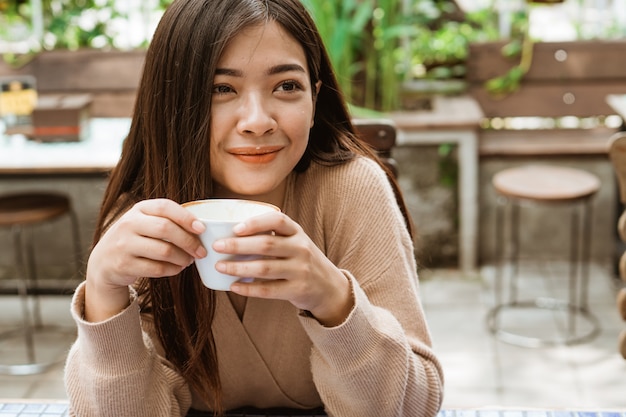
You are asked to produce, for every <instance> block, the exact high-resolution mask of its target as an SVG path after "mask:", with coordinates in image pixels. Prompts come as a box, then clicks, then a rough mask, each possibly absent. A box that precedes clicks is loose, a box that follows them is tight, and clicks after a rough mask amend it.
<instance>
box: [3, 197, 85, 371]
mask: <svg viewBox="0 0 626 417" xmlns="http://www.w3.org/2000/svg"><path fill="white" fill-rule="evenodd" d="M65 215H68V216H69V218H70V221H71V225H72V238H73V241H74V261H75V263H76V270H77V271H78V270H79V269H80V263H81V245H80V236H79V230H78V220H77V218H76V214H75V212H74V210H73V209H72V206H71V203H70V199H69V197H67V196H66V195H63V194H58V193H51V192H23V193H16V194H6V195H2V196H0V227H10V228H11V230H12V234H13V241H14V251H15V267H16V271H17V273H18V274H19V275H20V276H19V278H20V279H18V288H17V289H18V294H19V296H20V300H21V305H22V318H23V326H22V327H20V328H18V329H15V330H11V331H7V332H4V333H2V334H0V341H2V340H5V339H12V338H14V337H15V336H16V335H19V334H20V333H23V335H24V341H25V344H26V355H27V358H28V359H27V362H26V363H19V364H0V374H4V375H31V374H37V373H41V372H44V371H46V370H47V369H48V368H49V367H50V366H52V365H54V364H56V363H58V362H59V361H60V360H62V359H59V360H54V361H48V362H39V361H38V360H37V357H36V354H35V343H34V336H35V334H36V332H39V331H44V330H46V329H48V330H52V331H57V330H58V329H56V328H55V327H54V326H45V328H44V326H43V325H42V320H41V312H40V308H39V297H38V285H37V268H36V262H35V254H34V249H33V239H32V230H30V229H31V228H32V226H36V225H38V224H43V223H45V222H49V221H52V220H56V219H58V218H60V217H61V216H65ZM24 232H29V233H24ZM29 291H30V292H31V293H32V294H33V296H34V297H35V300H34V301H35V302H34V306H33V308H32V310H33V311H31V309H30V308H29V305H28V295H29Z"/></svg>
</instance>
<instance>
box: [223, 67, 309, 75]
mask: <svg viewBox="0 0 626 417" xmlns="http://www.w3.org/2000/svg"><path fill="white" fill-rule="evenodd" d="M290 71H297V72H302V73H306V71H305V70H304V68H302V66H301V65H298V64H280V65H274V66H273V67H270V68H268V70H267V71H265V73H266V74H267V75H276V74H280V73H283V72H290ZM215 75H227V76H230V77H243V71H242V70H238V69H233V68H216V69H215Z"/></svg>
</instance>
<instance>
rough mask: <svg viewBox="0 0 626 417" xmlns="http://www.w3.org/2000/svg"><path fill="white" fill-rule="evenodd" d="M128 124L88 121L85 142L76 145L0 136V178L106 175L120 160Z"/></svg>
mask: <svg viewBox="0 0 626 417" xmlns="http://www.w3.org/2000/svg"><path fill="white" fill-rule="evenodd" d="M130 121H131V120H130V119H128V118H106V119H105V118H94V119H91V120H90V121H89V124H88V127H87V128H88V129H89V133H88V135H86V139H85V140H82V141H78V142H46V143H40V142H35V141H32V140H28V139H27V138H26V137H24V136H23V135H11V136H5V135H3V136H0V175H17V174H19V175H40V174H64V175H65V174H81V175H82V174H102V173H107V172H109V171H110V170H111V169H113V168H114V167H115V165H116V164H117V162H118V160H119V158H120V154H121V151H122V143H123V141H124V139H125V137H126V135H127V134H128V130H129V128H130ZM3 131H4V128H3V126H2V127H0V132H3Z"/></svg>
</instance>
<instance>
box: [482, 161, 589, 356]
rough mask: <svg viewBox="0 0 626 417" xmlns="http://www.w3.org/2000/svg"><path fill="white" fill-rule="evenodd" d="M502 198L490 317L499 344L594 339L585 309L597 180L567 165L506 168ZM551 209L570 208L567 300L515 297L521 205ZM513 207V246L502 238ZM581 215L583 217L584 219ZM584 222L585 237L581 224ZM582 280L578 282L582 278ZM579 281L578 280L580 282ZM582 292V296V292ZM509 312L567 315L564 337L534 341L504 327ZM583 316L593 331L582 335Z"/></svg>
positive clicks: (499, 188)
mask: <svg viewBox="0 0 626 417" xmlns="http://www.w3.org/2000/svg"><path fill="white" fill-rule="evenodd" d="M492 184H493V187H494V188H495V191H496V192H497V194H498V205H497V213H496V240H495V243H496V250H497V261H498V267H497V274H496V277H495V283H494V290H495V297H496V299H495V305H494V307H493V308H492V309H491V310H490V311H489V313H488V315H487V324H488V327H489V330H490V331H491V332H492V333H493V334H494V335H495V336H496V337H497V338H498V339H500V340H502V341H504V342H507V343H510V344H514V345H518V346H524V347H540V346H545V345H555V344H576V343H581V342H584V341H587V340H590V339H592V338H593V337H595V336H596V335H597V333H598V332H599V329H600V326H599V322H598V320H597V319H596V317H595V316H594V315H592V314H591V313H590V311H589V309H588V306H587V286H588V280H589V268H588V264H589V258H590V248H591V219H592V216H591V201H592V197H593V196H594V195H595V194H596V192H597V191H598V190H599V188H600V181H599V180H598V178H597V177H596V176H594V175H592V174H590V173H588V172H585V171H582V170H579V169H573V168H565V167H555V166H542V165H529V166H522V167H516V168H510V169H505V170H503V171H500V172H498V173H497V174H496V175H495V176H494V177H493V180H492ZM533 204H535V205H536V204H542V205H552V206H563V205H568V206H571V207H572V219H571V229H570V241H569V242H570V265H569V268H570V273H569V289H568V298H567V299H566V300H560V299H555V298H553V297H538V298H536V299H534V300H518V299H517V292H518V289H517V285H518V283H517V272H518V268H519V251H520V248H519V226H520V224H519V223H520V221H519V211H520V206H522V205H533ZM507 207H508V208H510V210H509V211H510V217H509V228H510V242H508V243H507V242H505V239H504V229H505V227H504V223H505V219H504V217H505V211H506V210H505V209H506V208H507ZM581 212H582V216H581V215H580V214H581ZM581 220H582V233H580V230H579V229H580V226H581ZM507 249H511V250H512V251H511V252H512V253H511V257H510V262H511V264H512V267H513V271H512V274H511V277H510V287H509V299H508V300H507V301H503V296H502V293H503V289H502V286H503V281H504V276H503V275H504V274H503V270H504V263H505V259H504V258H505V256H503V255H504V253H505V251H506V250H507ZM579 278H580V280H579ZM579 281H580V282H579ZM579 292H580V294H579ZM505 309H545V310H562V311H565V312H566V318H567V329H566V335H565V336H556V337H554V338H547V337H533V336H528V335H522V334H520V333H519V332H515V331H512V330H507V329H505V328H504V327H503V326H502V325H501V323H500V320H499V316H500V313H502V312H503V310H505ZM577 316H580V317H582V318H584V319H585V320H586V321H587V322H588V323H589V324H590V326H589V327H590V330H587V331H585V332H580V331H578V330H577V328H576V318H577Z"/></svg>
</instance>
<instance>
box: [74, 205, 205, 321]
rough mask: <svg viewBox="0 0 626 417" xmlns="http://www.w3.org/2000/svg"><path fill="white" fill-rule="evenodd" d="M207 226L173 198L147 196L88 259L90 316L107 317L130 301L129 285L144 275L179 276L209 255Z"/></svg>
mask: <svg viewBox="0 0 626 417" xmlns="http://www.w3.org/2000/svg"><path fill="white" fill-rule="evenodd" d="M203 230H204V225H203V224H202V223H201V222H200V221H198V220H196V219H195V217H194V216H193V215H192V214H191V213H190V212H189V211H187V210H186V209H184V208H183V207H182V206H180V205H179V204H177V203H175V202H174V201H171V200H166V199H155V200H145V201H141V202H139V203H137V204H135V205H134V206H133V207H132V208H131V209H130V210H128V211H127V212H126V213H124V214H123V215H122V216H121V217H120V218H119V219H118V220H117V221H116V222H115V223H114V224H113V225H112V226H111V227H110V228H109V229H108V230H107V231H106V232H105V233H104V234H103V235H102V236H101V238H100V240H99V241H98V243H97V244H96V246H95V247H94V248H93V251H92V252H91V255H90V256H89V261H88V263H87V284H86V289H85V298H86V299H85V318H86V319H87V320H88V321H101V320H104V319H106V318H109V317H111V316H113V315H115V314H117V313H118V312H120V311H121V310H122V309H124V308H125V307H126V306H127V305H128V302H129V300H128V286H129V285H131V284H133V283H134V282H135V281H136V280H137V279H138V278H140V277H165V276H171V275H175V274H178V273H179V272H181V271H182V270H183V269H184V268H186V267H187V266H189V265H190V264H191V263H192V262H193V260H194V257H198V258H201V257H204V256H206V250H205V249H204V247H203V246H202V244H201V243H200V239H199V238H198V234H199V233H201V232H202V231H203Z"/></svg>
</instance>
